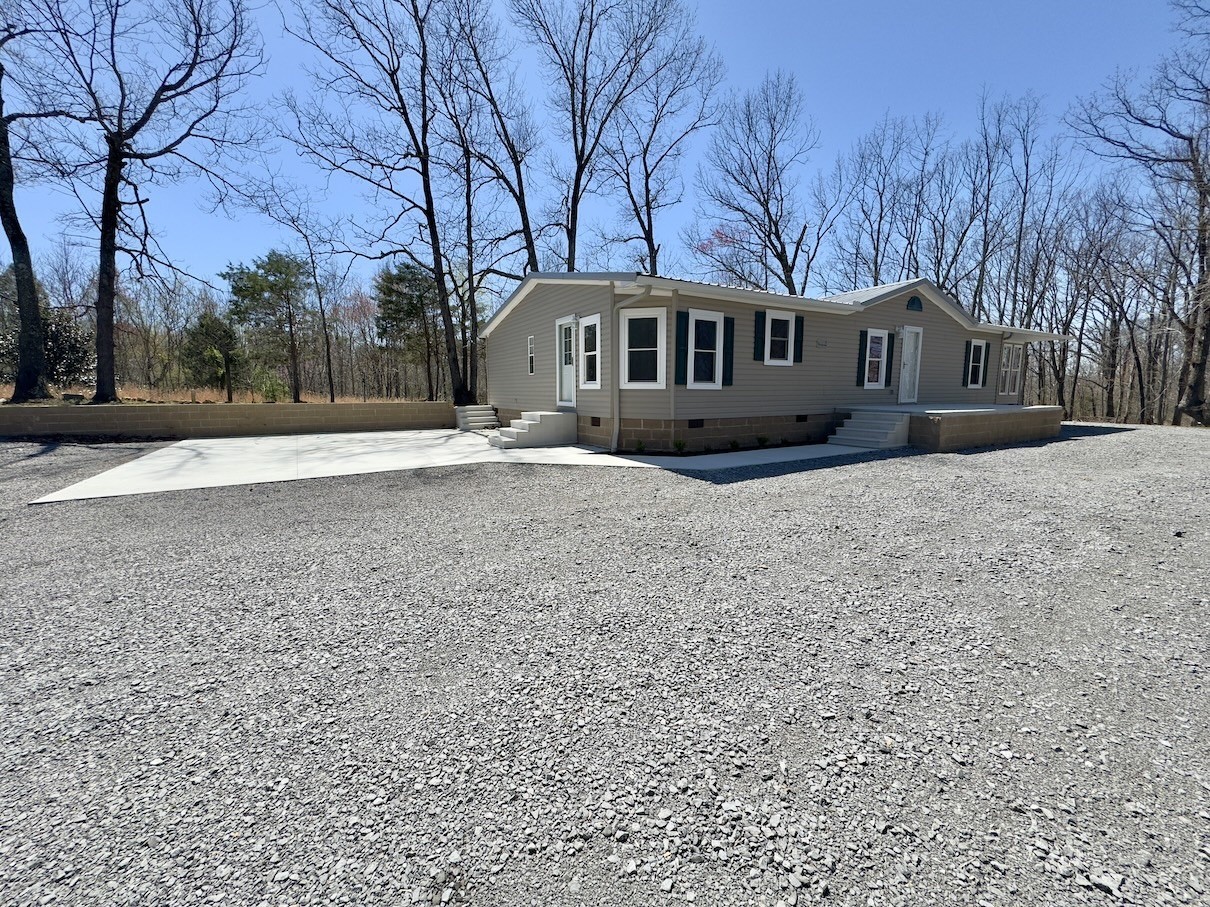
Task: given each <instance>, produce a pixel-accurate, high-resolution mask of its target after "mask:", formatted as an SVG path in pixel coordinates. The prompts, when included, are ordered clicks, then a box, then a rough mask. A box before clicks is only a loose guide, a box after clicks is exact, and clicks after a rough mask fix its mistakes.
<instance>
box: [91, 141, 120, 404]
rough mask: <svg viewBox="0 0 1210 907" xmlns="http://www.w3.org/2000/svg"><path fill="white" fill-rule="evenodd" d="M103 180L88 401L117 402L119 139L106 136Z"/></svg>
mask: <svg viewBox="0 0 1210 907" xmlns="http://www.w3.org/2000/svg"><path fill="white" fill-rule="evenodd" d="M107 143H108V145H109V151H108V153H107V154H106V156H105V180H104V183H103V185H102V188H101V225H100V226H101V249H100V261H99V262H98V263H97V387H96V391H95V392H94V393H93V396H92V401H91V402H92V403H120V402H121V401H120V400H118V385H117V375H116V374H115V371H114V350H113V309H114V299H115V297H116V296H117V288H118V214H119V212H120V210H121V199H120V198H119V197H118V193H119V192H120V190H121V187H122V168H123V167H124V166H125V164H126V161H125V158H124V157H123V156H122V140H121V138H120V137H118V136H109V138H108V139H107Z"/></svg>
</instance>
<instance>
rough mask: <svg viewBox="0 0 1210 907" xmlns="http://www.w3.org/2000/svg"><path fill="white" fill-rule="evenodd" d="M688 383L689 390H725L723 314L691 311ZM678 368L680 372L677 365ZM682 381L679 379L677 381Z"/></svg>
mask: <svg viewBox="0 0 1210 907" xmlns="http://www.w3.org/2000/svg"><path fill="white" fill-rule="evenodd" d="M688 353H689V381H688V383H687V385H686V386H687V387H690V388H698V389H703V388H705V389H716V388H721V387H722V386H723V316H722V314H721V313H720V312H703V311H700V310H698V309H690V310H689V350H688ZM677 368H680V366H679V365H678V366H677ZM677 380H678V381H679V380H680V379H679V378H678V379H677Z"/></svg>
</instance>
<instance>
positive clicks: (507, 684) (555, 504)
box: [0, 428, 1210, 907]
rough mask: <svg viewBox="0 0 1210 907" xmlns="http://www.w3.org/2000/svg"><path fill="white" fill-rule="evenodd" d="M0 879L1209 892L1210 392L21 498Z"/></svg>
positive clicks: (501, 891) (75, 892)
mask: <svg viewBox="0 0 1210 907" xmlns="http://www.w3.org/2000/svg"><path fill="white" fill-rule="evenodd" d="M151 446H152V445H143V446H134V445H97V446H62V447H59V448H56V449H45V448H41V447H39V446H37V445H33V444H7V445H2V446H0V470H2V472H0V476H2V477H3V478H2V479H0V482H2V484H0V488H2V490H3V491H2V494H0V533H2V534H3V539H4V549H3V550H4V554H3V561H4V565H5V566H4V573H5V579H4V586H3V590H4V595H3V608H2V609H0V671H3V686H2V690H0V694H2V699H0V702H2V706H0V708H2V710H3V724H2V733H3V747H2V750H0V903H3V904H5V905H10V904H11V905H24V904H43V903H54V904H73V905H74V904H81V905H82V904H96V905H114V904H163V905H182V904H194V903H202V902H212V903H222V904H239V905H242V904H250V905H252V904H270V905H279V904H280V905H287V904H289V905H295V904H317V903H337V904H352V905H361V904H371V905H378V904H383V905H386V904H392V905H393V904H408V903H416V902H419V903H426V904H427V903H436V904H440V903H442V902H450V903H472V904H482V905H522V904H525V905H528V904H535V905H563V904H567V905H572V904H619V905H659V904H663V903H675V902H687V901H692V902H694V903H696V904H701V905H714V904H720V905H723V904H768V905H773V904H776V903H778V902H781V903H784V904H786V905H794V904H815V903H823V904H836V905H841V904H844V905H883V904H910V905H917V904H978V905H1001V904H1004V905H1008V904H1013V905H1016V904H1046V905H1048V907H1049V905H1062V904H1085V903H1087V904H1111V903H1118V902H1121V903H1132V904H1146V905H1156V904H1170V903H1181V904H1193V903H1200V904H1206V903H1208V900H1207V898H1208V895H1207V892H1208V890H1210V786H1208V784H1210V774H1208V761H1210V760H1208V757H1207V752H1208V747H1210V731H1208V718H1210V708H1208V704H1210V696H1207V689H1206V670H1207V665H1206V654H1207V631H1208V627H1207V612H1208V610H1210V608H1208V605H1210V599H1208V597H1207V596H1208V595H1210V591H1208V588H1210V583H1208V580H1210V432H1206V431H1195V430H1192V429H1184V430H1173V429H1161V428H1150V429H1140V430H1134V431H1123V432H1105V431H1103V430H1093V429H1087V428H1074V429H1068V430H1067V431H1066V433H1065V438H1064V440H1063V441H1061V442H1055V443H1050V444H1043V445H1036V446H1031V447H1026V448H1021V449H1007V450H990V451H982V452H976V453H970V454H950V455H930V456H925V455H918V456H902V457H892V458H865V459H864V461H860V462H857V461H854V462H848V463H844V464H842V465H837V466H834V467H832V468H816V469H811V470H809V471H803V472H797V473H795V472H786V471H784V470H781V471H778V470H765V471H763V472H761V471H748V472H743V473H740V472H735V473H730V474H724V475H720V476H717V477H716V480H715V481H703V480H702V479H700V478H692V477H688V476H684V475H677V474H674V473H668V472H657V471H655V470H621V469H600V470H595V469H583V468H564V467H548V466H542V467H522V466H508V465H483V466H477V467H473V468H456V469H428V470H422V471H418V472H412V473H385V474H377V475H366V476H352V477H347V478H337V479H324V480H315V481H308V482H289V483H284V484H278V485H264V486H252V487H236V488H226V489H206V490H198V491H188V492H181V493H172V494H162V495H149V496H144V497H135V498H117V499H104V500H96V501H82V502H70V503H66V504H54V505H45V506H39V507H26V506H23V504H22V502H24V501H27V500H30V499H32V498H34V497H37V496H38V495H41V494H44V493H46V492H49V491H51V490H54V489H57V488H60V487H62V486H64V485H67V484H69V483H70V482H72V481H76V480H78V479H80V478H83V477H85V476H88V475H92V474H94V473H96V472H98V471H100V470H101V469H103V468H107V467H109V466H112V465H115V464H117V463H118V462H121V461H123V460H126V459H129V458H130V457H131V456H133V455H135V454H137V453H140V452H143V451H145V450H147V449H150V447H151Z"/></svg>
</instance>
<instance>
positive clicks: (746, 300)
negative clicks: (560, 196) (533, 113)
mask: <svg viewBox="0 0 1210 907" xmlns="http://www.w3.org/2000/svg"><path fill="white" fill-rule="evenodd" d="M542 284H550V285H553V286H599V287H610V286H611V285H612V286H613V290H614V293H615V294H617V293H636V292H642V291H644V290H646V291H651V292H652V293H653V295H652V298H653V299H655V298H660V299H666V298H668V296H669V295H670V294H671V293H672V292H673V291H679V292H681V293H684V294H685V295H688V296H693V297H694V298H697V299H710V300H719V301H723V302H733V303H739V304H741V305H750V306H754V307H759V308H764V307H765V306H767V305H769V304H770V302H772V303H774V304H775V305H779V306H782V307H784V308H787V309H790V310H792V311H796V312H826V313H828V314H831V315H856V314H857V313H858V312H863V311H865V310H866V309H868V308H869V307H870V306H872V305H878V304H879V303H882V302H886V301H888V300H891V299H897V298H902V297H903V296H906V295H910V294H912V293H916V294H919V295H921V296H923V297H924V298H926V299H928V300H929V301H930V302H933V303H935V304H936V305H937V306H939V307H940V308H941V310H942V311H944V312H945V313H946V314H948V315H949V316H950V317H951V318H953V319H954V320H955V321H956V322H958V323H959V324H960V325H962V326H963V327H964V328H966V329H967V330H969V331H974V332H977V333H982V334H997V335H999V336H1001V337H1002V338H1003V339H1005V340H1010V341H1012V342H1014V343H1038V342H1041V341H1047V340H1049V341H1052V342H1065V341H1069V340H1074V339H1075V338H1074V337H1072V336H1071V335H1068V334H1052V333H1048V332H1046V331H1032V330H1025V329H1023V328H1013V327H1009V326H1007V325H999V324H987V323H986V322H978V321H975V320H974V319H973V318H972V317H971V316H970V315H969V314H968V313H967V311H966V310H965V309H964V308H962V306H961V305H959V304H958V302H957V301H956V300H955V299H954V298H953V297H952V296H950V295H949V294H948V293H946V292H945V291H944V290H942V289H941V288H940V287H938V286H937V285H936V284H934V283H933V282H932V281H931V280H929V279H927V278H923V277H922V278H918V279H916V280H911V281H904V282H902V283H897V284H889V285H884V286H880V287H870V288H869V289H868V290H867V291H866V292H868V294H869V295H867V296H863V297H862V299H861V301H859V302H855V303H854V302H836V301H835V300H836V299H838V298H840V297H842V296H848V295H850V294H843V293H842V294H840V295H839V296H834V297H830V298H827V299H809V298H806V297H801V296H786V295H785V294H782V293H772V292H769V291H767V290H750V289H746V288H744V287H724V286H719V285H716V284H708V283H699V282H697V281H693V280H677V279H674V278H670V277H651V276H649V275H646V274H638V273H635V272H614V271H601V272H577V273H574V274H564V273H542V272H536V271H535V272H533V273H530V274H527V275H526V277H525V279H524V280H523V281H521V283H520V285H518V287H517V288H516V289H515V290H514V291H513V293H512V295H510V296H509V297H508V299H506V300H505V301H504V303H503V304H502V305H501V306H500V308H499V309H497V310H496V313H495V314H494V315H492V317H491V318H490V319H488V322H487V324H485V325H484V326H483V328H482V330H480V331H479V336H480V337H482V338H487V337H489V336H491V334H492V332H493V331H494V330H495V329H496V325H498V324H500V323H501V322H503V321H504V319H505V318H507V317H508V315H509V314H510V313H511V312H512V311H513V309H515V308H516V307H517V306H518V305H520V304H521V302H522V301H523V300H524V299H525V297H526V296H528V295H529V293H530V292H531V291H532V290H533V289H534V288H535V287H537V286H539V285H542ZM654 294H658V297H657V296H656V295H654Z"/></svg>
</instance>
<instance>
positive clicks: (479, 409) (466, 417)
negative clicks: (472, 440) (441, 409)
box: [447, 403, 500, 431]
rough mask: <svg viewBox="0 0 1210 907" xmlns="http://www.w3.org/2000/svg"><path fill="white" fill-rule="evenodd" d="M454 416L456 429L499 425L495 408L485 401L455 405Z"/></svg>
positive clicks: (478, 429) (484, 427) (480, 428)
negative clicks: (470, 404)
mask: <svg viewBox="0 0 1210 907" xmlns="http://www.w3.org/2000/svg"><path fill="white" fill-rule="evenodd" d="M454 418H455V420H456V424H457V425H458V431H482V430H484V429H486V428H499V426H500V419H499V417H497V416H496V408H495V407H494V406H488V405H487V404H486V403H483V404H477V405H475V406H455V407H454ZM447 424H448V423H447Z"/></svg>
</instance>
